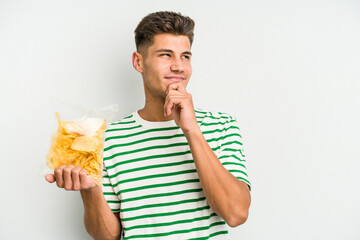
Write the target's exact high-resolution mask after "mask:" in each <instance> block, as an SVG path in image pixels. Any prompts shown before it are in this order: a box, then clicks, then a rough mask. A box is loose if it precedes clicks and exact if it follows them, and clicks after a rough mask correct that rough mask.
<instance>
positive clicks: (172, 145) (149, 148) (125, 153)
mask: <svg viewBox="0 0 360 240" xmlns="http://www.w3.org/2000/svg"><path fill="white" fill-rule="evenodd" d="M188 145H189V143H188V142H182V143H173V144H167V145H155V146H150V147H144V148H139V149H136V150H131V151H126V152H119V153H116V154H113V155H111V156H108V157H106V160H108V159H112V158H114V157H118V156H123V155H128V154H132V153H138V152H143V151H149V150H154V149H164V148H171V147H179V146H188ZM107 169H109V167H107Z"/></svg>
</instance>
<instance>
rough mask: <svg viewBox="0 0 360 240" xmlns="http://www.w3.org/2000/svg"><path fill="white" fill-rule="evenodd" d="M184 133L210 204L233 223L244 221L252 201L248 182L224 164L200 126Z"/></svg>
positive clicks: (231, 224) (229, 222)
mask: <svg viewBox="0 0 360 240" xmlns="http://www.w3.org/2000/svg"><path fill="white" fill-rule="evenodd" d="M185 136H186V138H187V140H188V143H189V145H190V149H191V153H192V155H193V158H194V162H195V165H196V169H197V172H198V175H199V179H200V183H201V186H202V188H203V191H204V194H205V196H206V199H207V201H208V203H209V205H210V207H211V208H212V209H213V211H214V212H215V213H216V214H218V215H219V216H220V217H222V218H223V219H224V220H225V221H226V222H227V223H228V224H229V225H230V226H232V227H234V226H237V225H239V224H242V223H243V222H245V221H246V219H247V216H248V209H249V206H250V201H251V199H250V193H249V189H248V186H247V184H245V183H243V182H242V181H240V180H238V179H237V178H236V177H234V176H233V175H232V174H231V173H230V172H229V171H227V170H226V169H225V168H224V167H223V165H222V164H221V162H220V161H219V159H218V158H217V157H216V155H215V154H214V152H213V151H212V149H211V148H210V146H209V144H208V143H207V142H206V140H205V138H204V136H203V134H202V132H201V131H200V129H197V130H193V131H189V132H185Z"/></svg>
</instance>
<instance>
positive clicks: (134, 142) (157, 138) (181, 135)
mask: <svg viewBox="0 0 360 240" xmlns="http://www.w3.org/2000/svg"><path fill="white" fill-rule="evenodd" d="M176 137H185V135H184V134H175V135H170V136H158V137H151V138H144V139H140V140H137V141H133V142H127V143H124V144H113V145H111V146H109V147H107V148H104V152H106V151H108V150H110V149H113V148H117V147H126V146H131V145H134V144H138V143H143V142H148V141H153V140H167V139H172V138H176Z"/></svg>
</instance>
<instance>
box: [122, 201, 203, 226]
mask: <svg viewBox="0 0 360 240" xmlns="http://www.w3.org/2000/svg"><path fill="white" fill-rule="evenodd" d="M206 209H210V207H209V206H208V205H207V206H204V207H199V208H194V209H185V210H180V211H175V212H165V213H155V214H147V215H138V216H136V217H129V218H122V219H121V221H124V222H126V221H134V220H137V219H141V218H153V217H166V216H173V215H178V214H184V213H192V212H197V211H202V210H206Z"/></svg>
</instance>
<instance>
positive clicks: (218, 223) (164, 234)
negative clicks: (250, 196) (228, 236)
mask: <svg viewBox="0 0 360 240" xmlns="http://www.w3.org/2000/svg"><path fill="white" fill-rule="evenodd" d="M224 224H225V222H215V223H212V224H210V225H209V226H205V227H197V228H191V229H185V230H177V231H172V232H167V233H155V234H146V235H132V236H129V237H125V238H124V240H126V239H133V238H154V237H164V236H170V235H176V234H184V233H189V232H196V231H204V230H209V229H210V228H211V227H213V226H217V225H224Z"/></svg>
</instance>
